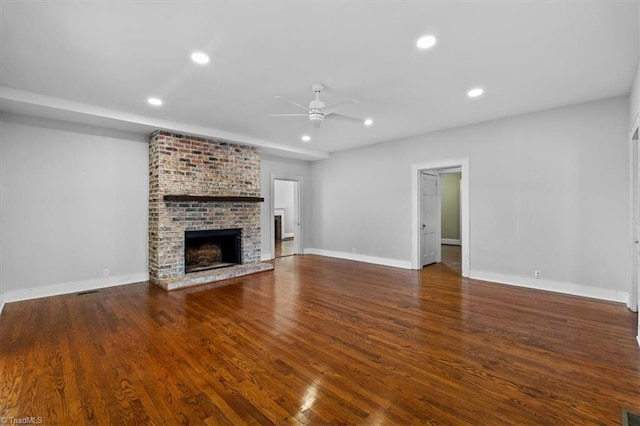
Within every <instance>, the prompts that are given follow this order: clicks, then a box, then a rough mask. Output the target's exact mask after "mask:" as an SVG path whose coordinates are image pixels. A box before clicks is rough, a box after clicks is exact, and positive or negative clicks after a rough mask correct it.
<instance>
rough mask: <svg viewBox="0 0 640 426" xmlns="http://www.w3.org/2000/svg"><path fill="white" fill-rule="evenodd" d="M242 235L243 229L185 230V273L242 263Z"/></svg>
mask: <svg viewBox="0 0 640 426" xmlns="http://www.w3.org/2000/svg"><path fill="white" fill-rule="evenodd" d="M241 236H242V230H241V229H216V230H206V231H185V233H184V272H185V274H187V273H189V272H199V271H205V270H207V269H217V268H225V267H227V266H233V265H239V264H241V263H242V254H241V253H242V239H241Z"/></svg>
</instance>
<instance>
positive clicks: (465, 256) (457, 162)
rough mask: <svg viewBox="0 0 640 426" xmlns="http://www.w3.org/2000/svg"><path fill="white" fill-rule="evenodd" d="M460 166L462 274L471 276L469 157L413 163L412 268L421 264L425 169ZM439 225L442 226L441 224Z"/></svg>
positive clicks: (437, 169) (433, 170)
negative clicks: (421, 194)
mask: <svg viewBox="0 0 640 426" xmlns="http://www.w3.org/2000/svg"><path fill="white" fill-rule="evenodd" d="M456 167H459V168H460V173H461V176H460V182H461V184H460V185H461V187H460V215H461V220H460V227H461V234H460V242H461V245H462V247H461V251H462V259H461V260H462V276H463V277H469V265H470V262H469V240H470V238H469V157H464V158H454V159H449V160H440V161H432V162H425V163H417V164H412V165H411V205H412V209H411V230H412V232H411V242H412V244H411V254H412V255H411V269H416V270H418V269H421V266H420V253H422V251H421V247H420V218H421V217H422V214H421V213H422V212H421V203H420V180H421V179H420V177H421V175H422V172H423V171H427V172H428V171H431V172H438V173H439V172H440V171H441V170H443V169H452V168H456ZM439 226H442V224H440V225H439Z"/></svg>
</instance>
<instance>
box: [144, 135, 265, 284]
mask: <svg viewBox="0 0 640 426" xmlns="http://www.w3.org/2000/svg"><path fill="white" fill-rule="evenodd" d="M260 179H261V176H260V151H259V149H258V148H255V147H250V146H243V145H236V144H231V143H227V142H221V141H216V140H211V139H204V138H198V137H192V136H184V135H178V134H173V133H169V132H164V131H158V132H155V133H153V134H152V135H151V138H150V142H149V277H150V280H151V281H152V282H153V283H154V284H156V285H157V286H159V287H162V288H164V289H165V290H173V289H177V288H182V287H187V286H192V285H198V284H203V283H208V282H212V281H219V280H223V279H227V278H233V277H237V276H242V275H246V274H251V273H255V272H261V271H266V270H270V269H273V265H272V264H271V263H264V262H260V208H261V201H263V199H262V198H261V197H260ZM228 230H234V231H235V230H238V231H237V234H238V237H237V238H238V243H239V244H238V245H239V247H237V250H238V252H239V257H240V259H237V260H236V261H235V262H232V263H229V264H228V265H227V264H226V263H225V264H224V265H218V266H217V267H215V268H213V269H207V270H203V271H200V270H196V271H195V272H186V270H187V267H186V265H185V238H186V235H187V234H189V233H191V234H194V232H192V231H202V232H201V233H202V234H203V235H205V234H215V233H216V232H217V233H220V232H221V233H222V234H224V233H225V232H227V231H228ZM210 250H214V253H215V250H218V249H216V248H210Z"/></svg>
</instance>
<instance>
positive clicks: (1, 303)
mask: <svg viewBox="0 0 640 426" xmlns="http://www.w3.org/2000/svg"><path fill="white" fill-rule="evenodd" d="M3 308H4V292H2V293H0V314H2V309H3Z"/></svg>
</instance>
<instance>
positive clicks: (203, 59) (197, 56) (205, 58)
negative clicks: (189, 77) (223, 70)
mask: <svg viewBox="0 0 640 426" xmlns="http://www.w3.org/2000/svg"><path fill="white" fill-rule="evenodd" d="M191 60H192V61H193V62H195V63H196V64H199V65H204V64H208V63H209V55H207V54H206V53H202V52H194V53H192V54H191Z"/></svg>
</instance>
